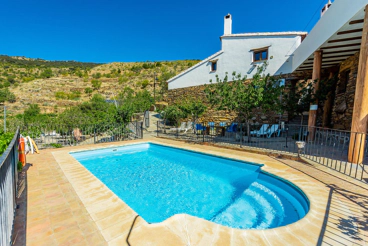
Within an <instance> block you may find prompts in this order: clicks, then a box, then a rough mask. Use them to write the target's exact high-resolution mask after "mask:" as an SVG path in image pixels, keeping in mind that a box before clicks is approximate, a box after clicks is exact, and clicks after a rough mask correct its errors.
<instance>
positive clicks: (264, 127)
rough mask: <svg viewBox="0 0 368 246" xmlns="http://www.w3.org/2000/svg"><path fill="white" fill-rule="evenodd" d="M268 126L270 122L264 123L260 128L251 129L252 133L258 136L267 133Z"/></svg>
mask: <svg viewBox="0 0 368 246" xmlns="http://www.w3.org/2000/svg"><path fill="white" fill-rule="evenodd" d="M268 127H269V125H268V124H263V125H262V126H261V128H260V129H259V130H255V131H250V135H257V136H262V135H266V134H267V129H268Z"/></svg>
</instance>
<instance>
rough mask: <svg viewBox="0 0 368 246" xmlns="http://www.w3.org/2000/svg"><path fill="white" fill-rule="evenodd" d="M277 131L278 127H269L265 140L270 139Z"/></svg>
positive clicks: (276, 125)
mask: <svg viewBox="0 0 368 246" xmlns="http://www.w3.org/2000/svg"><path fill="white" fill-rule="evenodd" d="M278 130H279V125H278V124H275V125H272V126H271V127H270V129H268V131H267V138H270V137H271V136H272V135H273V134H276V133H277V132H278Z"/></svg>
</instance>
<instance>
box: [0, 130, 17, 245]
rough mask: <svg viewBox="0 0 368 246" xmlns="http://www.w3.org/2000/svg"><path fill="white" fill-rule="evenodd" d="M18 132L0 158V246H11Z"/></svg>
mask: <svg viewBox="0 0 368 246" xmlns="http://www.w3.org/2000/svg"><path fill="white" fill-rule="evenodd" d="M18 143H19V131H18V130H17V131H16V133H15V135H14V138H13V140H12V141H11V143H10V144H9V146H8V148H7V149H6V150H5V152H4V153H3V154H2V155H1V157H0V245H11V234H12V230H13V222H14V215H15V208H16V200H15V198H16V197H15V196H16V193H17V192H16V190H17V185H16V184H17V179H18V171H17V163H18Z"/></svg>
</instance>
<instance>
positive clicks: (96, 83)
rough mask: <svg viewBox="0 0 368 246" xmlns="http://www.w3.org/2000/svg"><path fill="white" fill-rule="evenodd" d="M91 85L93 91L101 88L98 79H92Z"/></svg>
mask: <svg viewBox="0 0 368 246" xmlns="http://www.w3.org/2000/svg"><path fill="white" fill-rule="evenodd" d="M91 83H92V87H93V89H94V90H98V89H100V88H101V85H102V82H101V81H99V80H98V79H92V81H91Z"/></svg>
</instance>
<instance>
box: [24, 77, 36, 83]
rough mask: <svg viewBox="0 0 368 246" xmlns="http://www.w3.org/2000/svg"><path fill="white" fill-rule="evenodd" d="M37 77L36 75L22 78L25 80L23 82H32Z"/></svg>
mask: <svg viewBox="0 0 368 246" xmlns="http://www.w3.org/2000/svg"><path fill="white" fill-rule="evenodd" d="M34 79H35V78H34V77H32V76H31V77H23V78H22V80H23V82H30V81H32V80H34Z"/></svg>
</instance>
